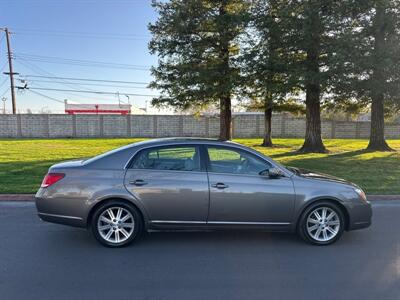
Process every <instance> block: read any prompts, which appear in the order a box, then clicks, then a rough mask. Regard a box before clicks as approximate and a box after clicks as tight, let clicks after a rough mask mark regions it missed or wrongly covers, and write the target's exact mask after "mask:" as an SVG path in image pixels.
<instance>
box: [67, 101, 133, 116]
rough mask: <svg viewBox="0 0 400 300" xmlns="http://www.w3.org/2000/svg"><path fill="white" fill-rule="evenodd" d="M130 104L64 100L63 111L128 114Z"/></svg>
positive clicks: (71, 113) (74, 113)
mask: <svg viewBox="0 0 400 300" xmlns="http://www.w3.org/2000/svg"><path fill="white" fill-rule="evenodd" d="M131 108H132V105H130V104H69V103H67V102H65V113H66V114H69V115H76V114H96V115H98V114H119V115H128V114H130V113H131Z"/></svg>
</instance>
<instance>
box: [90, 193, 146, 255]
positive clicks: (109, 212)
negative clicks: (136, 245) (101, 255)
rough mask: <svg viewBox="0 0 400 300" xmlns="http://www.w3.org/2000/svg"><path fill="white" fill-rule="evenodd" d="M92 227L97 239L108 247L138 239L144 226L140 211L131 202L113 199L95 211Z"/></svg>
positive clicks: (125, 244)
mask: <svg viewBox="0 0 400 300" xmlns="http://www.w3.org/2000/svg"><path fill="white" fill-rule="evenodd" d="M90 228H91V231H92V234H93V236H94V237H95V238H96V240H97V241H98V242H99V243H100V244H102V245H103V246H106V247H113V248H118V247H123V246H127V245H129V244H131V243H132V242H133V241H134V240H136V239H137V238H138V237H139V235H140V233H141V232H142V228H143V221H142V217H141V214H140V213H139V211H138V210H137V209H136V208H135V207H134V206H133V205H130V204H129V203H126V202H124V201H119V200H111V201H107V202H105V203H104V204H103V205H100V206H99V207H98V208H97V209H96V211H95V212H94V213H93V217H92V219H91V223H90Z"/></svg>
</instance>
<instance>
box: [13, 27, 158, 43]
mask: <svg viewBox="0 0 400 300" xmlns="http://www.w3.org/2000/svg"><path fill="white" fill-rule="evenodd" d="M15 30H16V32H15V31H14V32H15V33H16V34H25V35H26V34H32V35H48V36H60V37H77V38H96V39H97V38H98V39H124V40H129V39H131V40H147V39H149V38H150V35H139V34H128V33H126V34H121V33H102V34H99V33H93V32H76V31H71V32H67V31H54V30H38V29H21V28H16V29H15Z"/></svg>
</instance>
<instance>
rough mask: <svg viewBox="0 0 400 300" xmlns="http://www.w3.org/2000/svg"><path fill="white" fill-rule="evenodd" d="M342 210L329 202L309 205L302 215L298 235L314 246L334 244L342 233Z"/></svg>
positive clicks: (343, 223)
mask: <svg viewBox="0 0 400 300" xmlns="http://www.w3.org/2000/svg"><path fill="white" fill-rule="evenodd" d="M344 225H345V222H344V215H343V212H342V210H341V209H340V208H339V207H338V206H337V205H335V204H333V203H331V202H319V203H316V204H314V205H311V206H310V207H309V208H307V209H306V211H305V212H304V213H303V214H302V217H301V219H300V222H299V228H298V231H299V234H300V236H301V237H302V238H303V239H304V240H305V241H307V242H310V243H312V244H315V245H329V244H332V243H334V242H336V241H337V240H338V239H339V238H340V237H341V236H342V234H343V231H344Z"/></svg>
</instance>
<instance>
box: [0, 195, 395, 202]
mask: <svg viewBox="0 0 400 300" xmlns="http://www.w3.org/2000/svg"><path fill="white" fill-rule="evenodd" d="M367 199H368V201H388V200H400V195H367ZM34 200H35V194H0V201H34Z"/></svg>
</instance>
